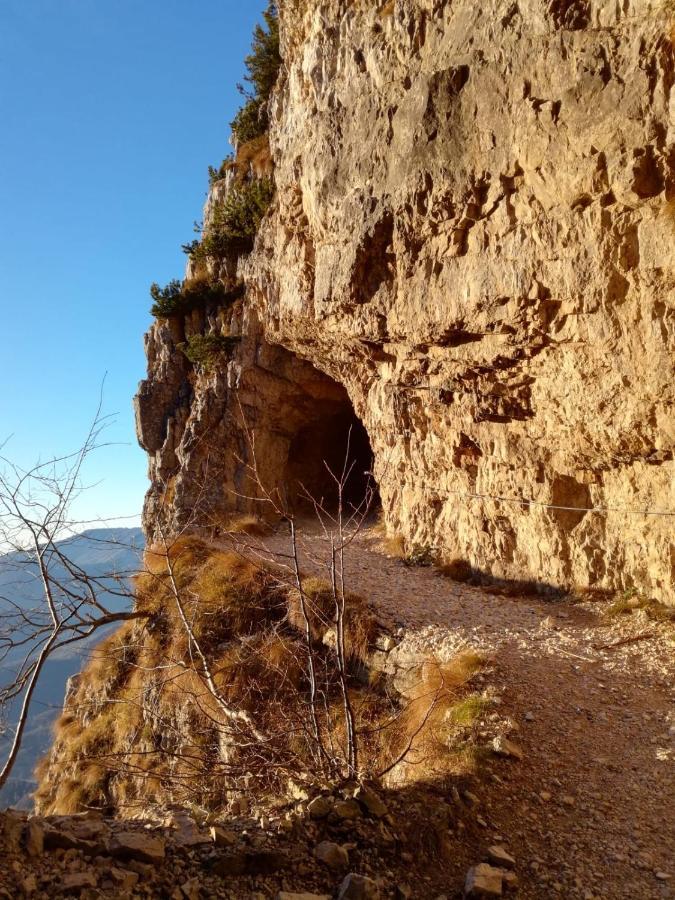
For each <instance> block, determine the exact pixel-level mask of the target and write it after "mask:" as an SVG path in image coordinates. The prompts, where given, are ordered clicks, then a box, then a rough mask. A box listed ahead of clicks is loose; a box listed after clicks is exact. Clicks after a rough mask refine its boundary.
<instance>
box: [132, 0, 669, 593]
mask: <svg viewBox="0 0 675 900" xmlns="http://www.w3.org/2000/svg"><path fill="white" fill-rule="evenodd" d="M280 12H281V26H282V44H283V58H284V65H283V69H282V73H281V76H280V80H279V84H278V86H277V89H276V92H275V96H274V99H273V110H272V113H273V114H272V129H271V134H270V142H271V148H272V154H273V158H274V164H275V180H276V185H277V199H276V201H275V204H274V206H273V209H272V211H271V212H270V213H269V214H268V216H267V217H266V219H265V221H264V223H263V226H262V229H261V231H260V233H259V235H258V237H257V240H256V245H255V249H254V251H253V253H252V254H251V255H250V256H249V257H248V258H242V259H239V260H238V261H237V262H233V261H230V263H229V266H230V269H229V275H228V276H227V277H230V278H234V277H235V274H234V273H236V272H238V275H237V276H236V277H238V278H241V279H243V280H244V282H245V284H246V293H245V295H244V297H243V298H242V299H241V300H238V301H237V302H236V303H235V304H234V306H231V307H228V309H227V310H223V309H213V310H206V311H205V312H199V313H193V314H192V318H191V319H190V320H189V321H188V322H187V323H186V328H187V330H188V332H189V331H190V330H197V331H200V330H207V331H208V330H218V329H222V328H228V329H229V330H230V331H233V330H234V331H235V332H236V333H237V334H240V335H241V336H242V340H241V342H240V344H239V346H238V347H237V348H236V350H235V351H234V352H233V353H232V354H231V355H230V357H229V358H228V359H224V360H223V361H222V362H221V364H219V365H218V366H217V367H216V368H214V369H212V370H211V371H209V372H203V371H202V372H195V371H193V370H192V368H191V366H190V365H189V363H188V362H187V361H186V360H185V359H184V357H183V355H182V354H181V353H180V351H178V350H177V349H176V343H177V335H176V329H175V323H174V324H173V325H171V324H166V323H164V324H163V323H157V324H155V325H154V326H153V327H152V329H151V330H150V333H149V335H148V337H147V350H148V360H149V375H148V380H147V381H146V382H144V383H143V385H142V386H141V391H140V394H139V400H138V404H137V405H138V411H139V435H140V439H141V443H142V444H143V446H144V447H145V448H146V449H147V450H148V452H149V454H150V475H151V482H152V484H151V489H150V492H149V495H148V501H147V504H146V512H145V524H146V528H147V530H148V531H149V532H150V534H151V535H152V534H153V532H154V531H155V530H156V528H157V524H158V522H160V521H161V522H166V523H167V525H168V526H170V527H172V528H175V527H177V526H178V525H180V524H185V522H186V521H187V520H188V519H189V518H190V517H191V516H192V517H194V516H195V509H197V508H199V504H200V503H203V504H204V505H205V509H206V508H208V509H207V511H206V512H205V513H204V515H203V517H202V518H204V519H206V518H211V519H213V518H214V517H216V518H217V517H218V516H221V515H222V516H224V515H226V514H227V513H228V512H230V511H232V510H244V509H250V508H251V506H252V505H254V504H253V501H251V500H249V499H248V498H249V496H250V491H251V483H250V478H249V477H248V473H247V468H246V467H247V464H250V462H251V452H250V448H251V440H250V436H251V433H254V434H255V446H256V458H257V461H258V465H259V467H260V469H261V473H262V476H263V479H264V480H265V482H266V483H267V485H268V486H272V487H277V486H286V488H287V489H288V490H290V491H291V492H292V491H293V487H292V485H293V484H295V483H297V481H298V480H299V475H301V474H302V473H303V472H310V471H314V472H316V471H318V469H317V466H319V463H318V462H317V457H319V456H320V455H321V454H322V453H323V452H324V449H325V447H324V444H325V442H324V444H322V442H321V441H320V440H319V438H318V436H319V435H321V434H322V433H329V434H333V433H334V432H335V428H336V427H337V425H336V423H337V422H343V423H346V422H347V421H348V420H349V414H350V412H351V411H352V410H353V412H354V413H355V415H356V417H358V420H359V421H360V422H362V423H363V426H365V429H366V431H367V435H368V438H369V441H370V447H371V449H372V453H373V455H374V472H375V476H376V479H377V483H378V487H379V492H380V496H381V501H382V508H383V514H384V519H385V522H386V525H387V528H388V529H389V531H391V532H397V533H400V534H401V535H402V536H403V538H404V539H405V542H406V546H407V547H408V548H409V549H413V548H415V547H430V548H434V549H435V550H436V552H437V553H438V554H439V555H440V556H443V557H445V558H462V559H465V560H467V561H468V562H469V563H470V564H471V565H472V566H473V567H474V568H475V569H477V570H480V571H483V572H486V573H489V574H490V575H493V576H495V577H499V578H515V579H531V580H534V581H536V582H540V583H541V584H542V585H555V586H570V585H589V584H590V585H596V586H602V587H607V588H612V589H614V588H616V589H627V588H633V587H634V588H637V589H638V590H640V591H645V592H648V593H650V594H653V595H655V596H658V597H659V598H660V599H665V600H670V601H671V602H672V601H673V599H674V596H675V590H674V584H675V547H674V545H673V533H674V531H675V529H674V527H673V525H674V523H675V518H674V517H673V515H672V513H673V511H674V510H675V487H674V483H675V482H674V478H673V472H674V463H673V451H674V449H675V414H674V407H675V402H674V401H675V380H674V379H673V358H674V357H673V351H674V350H675V300H674V293H673V287H674V282H675V279H674V275H673V262H674V260H675V252H674V250H673V234H674V229H675V226H674V224H673V222H674V216H673V203H672V200H673V196H674V195H675V154H674V152H673V127H672V124H671V123H672V114H671V91H672V83H673V77H674V67H673V44H672V39H671V28H672V24H673V18H674V14H673V13H672V11H671V10H670V9H669V7H668V5H667V4H664V3H661V2H649V0H626V2H625V3H622V4H617V3H614V2H601V0H588V2H585V0H518V2H496V0H486V2H483V3H475V2H473V0H452V2H451V0H395V2H389V3H380V4H375V3H371V2H345V0H311V2H299V0H293V2H291V0H287V2H285V3H282V4H281V10H280ZM319 467H320V466H319ZM317 477H318V476H317ZM312 478H313V476H310V481H311V480H312ZM289 485H291V487H288V486H289ZM668 514H669V515H668Z"/></svg>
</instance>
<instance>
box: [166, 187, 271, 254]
mask: <svg viewBox="0 0 675 900" xmlns="http://www.w3.org/2000/svg"><path fill="white" fill-rule="evenodd" d="M273 198H274V182H273V181H272V179H271V178H259V179H254V180H252V181H244V182H242V183H241V184H237V185H233V186H232V189H231V190H230V192H229V193H228V195H227V197H225V199H224V200H223V201H222V202H221V203H219V204H218V205H217V206H216V208H215V210H214V213H213V219H212V221H211V224H210V225H209V228H208V230H207V231H206V233H205V234H204V236H203V238H202V240H201V241H200V242H197V241H193V242H192V244H186V245H185V246H184V247H183V249H184V250H185V251H186V252H187V253H189V255H190V256H191V257H192V259H194V260H200V259H205V258H207V257H209V258H211V259H222V257H224V256H226V255H227V253H230V252H235V253H248V252H249V251H250V250H252V249H253V241H254V239H255V236H256V234H257V233H258V228H259V227H260V223H261V221H262V219H263V216H264V215H265V213H266V212H267V210H268V208H269V206H270V203H271V202H272V200H273Z"/></svg>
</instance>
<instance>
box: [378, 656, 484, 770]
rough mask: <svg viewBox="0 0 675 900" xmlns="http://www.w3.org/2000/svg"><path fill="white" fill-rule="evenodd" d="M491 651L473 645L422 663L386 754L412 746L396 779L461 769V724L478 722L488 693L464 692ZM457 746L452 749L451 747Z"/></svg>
mask: <svg viewBox="0 0 675 900" xmlns="http://www.w3.org/2000/svg"><path fill="white" fill-rule="evenodd" d="M485 662H486V660H485V657H484V656H483V655H482V654H480V653H477V652H475V651H473V650H467V651H464V652H463V653H460V654H458V655H457V656H456V657H454V658H453V659H451V660H449V661H448V662H439V661H438V660H437V659H436V658H434V657H430V658H429V659H427V660H425V662H424V663H423V664H422V665H421V667H420V671H419V673H418V676H417V678H416V680H415V683H414V687H413V689H412V691H411V693H410V697H409V702H408V705H407V706H406V708H405V710H404V711H403V714H402V716H401V727H400V730H399V731H398V733H397V734H396V735H395V736H393V737H394V739H393V741H392V740H391V737H392V736H388V737H389V745H388V746H385V748H384V752H383V758H386V756H387V755H389V756H393V757H394V758H396V754H399V755H400V753H401V752H402V750H403V749H405V748H406V747H410V752H409V754H408V755H407V757H406V758H405V759H404V760H403V761H402V762H401V763H400V764H399V765H398V766H396V768H395V769H394V770H393V771H392V772H391V774H390V781H391V782H392V783H399V782H401V781H408V780H411V779H412V780H421V779H437V778H444V777H446V776H448V775H449V774H451V773H452V772H454V771H458V769H457V753H456V752H455V750H454V749H453V747H454V736H455V733H456V730H457V728H458V727H466V726H467V725H470V724H473V722H474V721H475V719H476V718H477V717H478V715H479V714H480V711H481V710H482V703H483V701H482V698H480V700H479V699H471V698H466V699H465V698H462V697H461V692H462V689H463V688H464V687H465V686H466V685H467V684H468V682H469V681H470V680H471V678H472V677H473V675H475V674H476V673H477V672H479V671H480V670H481V669H482V668H483V667H484V666H485ZM451 751H452V752H451Z"/></svg>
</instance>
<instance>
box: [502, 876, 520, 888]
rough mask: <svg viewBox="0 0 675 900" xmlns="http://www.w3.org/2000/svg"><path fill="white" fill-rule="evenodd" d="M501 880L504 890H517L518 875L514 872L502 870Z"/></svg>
mask: <svg viewBox="0 0 675 900" xmlns="http://www.w3.org/2000/svg"><path fill="white" fill-rule="evenodd" d="M502 881H503V884H504V890H505V891H517V890H518V876H517V875H516V873H515V872H510V871H503V872H502Z"/></svg>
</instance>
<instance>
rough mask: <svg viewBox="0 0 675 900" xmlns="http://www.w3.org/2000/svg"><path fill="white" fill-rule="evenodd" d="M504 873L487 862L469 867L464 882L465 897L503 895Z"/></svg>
mask: <svg viewBox="0 0 675 900" xmlns="http://www.w3.org/2000/svg"><path fill="white" fill-rule="evenodd" d="M502 880H503V873H502V870H501V869H495V868H494V866H490V865H488V864H487V863H480V864H479V865H477V866H474V867H473V868H472V869H469V871H468V872H467V875H466V881H465V882H464V896H465V897H478V898H486V897H501V896H502Z"/></svg>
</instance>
